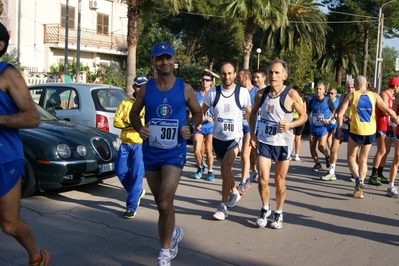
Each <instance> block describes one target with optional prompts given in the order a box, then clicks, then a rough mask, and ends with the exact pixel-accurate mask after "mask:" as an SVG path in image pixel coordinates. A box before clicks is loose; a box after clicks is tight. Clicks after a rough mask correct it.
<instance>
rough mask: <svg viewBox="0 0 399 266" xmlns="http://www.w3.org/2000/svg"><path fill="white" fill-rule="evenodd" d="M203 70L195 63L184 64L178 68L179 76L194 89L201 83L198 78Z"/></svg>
mask: <svg viewBox="0 0 399 266" xmlns="http://www.w3.org/2000/svg"><path fill="white" fill-rule="evenodd" d="M203 70H204V69H203V68H201V67H199V66H196V65H184V66H182V67H181V68H180V69H179V77H180V78H181V79H183V80H184V81H185V82H186V83H188V84H190V85H191V86H192V87H193V88H194V89H196V88H198V87H199V86H200V85H201V84H200V83H199V80H200V78H201V74H202V72H203Z"/></svg>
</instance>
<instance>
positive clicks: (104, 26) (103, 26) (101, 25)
mask: <svg viewBox="0 0 399 266" xmlns="http://www.w3.org/2000/svg"><path fill="white" fill-rule="evenodd" d="M108 20H109V17H108V15H105V14H100V13H97V33H101V34H108Z"/></svg>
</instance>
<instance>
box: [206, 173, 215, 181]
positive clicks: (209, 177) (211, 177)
mask: <svg viewBox="0 0 399 266" xmlns="http://www.w3.org/2000/svg"><path fill="white" fill-rule="evenodd" d="M206 180H207V181H213V180H215V175H214V174H213V172H212V171H208V177H207V178H206Z"/></svg>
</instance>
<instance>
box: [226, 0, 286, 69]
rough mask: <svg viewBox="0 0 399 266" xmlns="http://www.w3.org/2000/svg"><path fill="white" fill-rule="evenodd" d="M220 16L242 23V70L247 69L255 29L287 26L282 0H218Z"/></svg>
mask: <svg viewBox="0 0 399 266" xmlns="http://www.w3.org/2000/svg"><path fill="white" fill-rule="evenodd" d="M220 2H221V6H220V10H219V12H220V14H224V15H225V16H226V17H231V18H235V19H239V20H241V21H243V23H244V49H243V50H244V58H243V68H244V69H249V59H250V55H251V51H252V47H253V35H254V33H255V30H256V27H260V28H262V29H268V28H271V29H273V30H275V29H278V28H280V27H282V26H285V25H287V24H288V19H287V1H284V0H252V1H248V0H220Z"/></svg>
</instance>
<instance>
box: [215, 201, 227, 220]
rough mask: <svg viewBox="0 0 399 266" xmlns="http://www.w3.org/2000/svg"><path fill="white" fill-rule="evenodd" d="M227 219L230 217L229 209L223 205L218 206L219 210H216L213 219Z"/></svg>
mask: <svg viewBox="0 0 399 266" xmlns="http://www.w3.org/2000/svg"><path fill="white" fill-rule="evenodd" d="M227 217H229V214H228V212H227V208H226V206H225V205H224V204H223V203H220V204H219V206H218V209H217V210H216V212H215V214H214V215H213V219H215V220H219V221H223V220H224V219H226V218H227Z"/></svg>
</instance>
